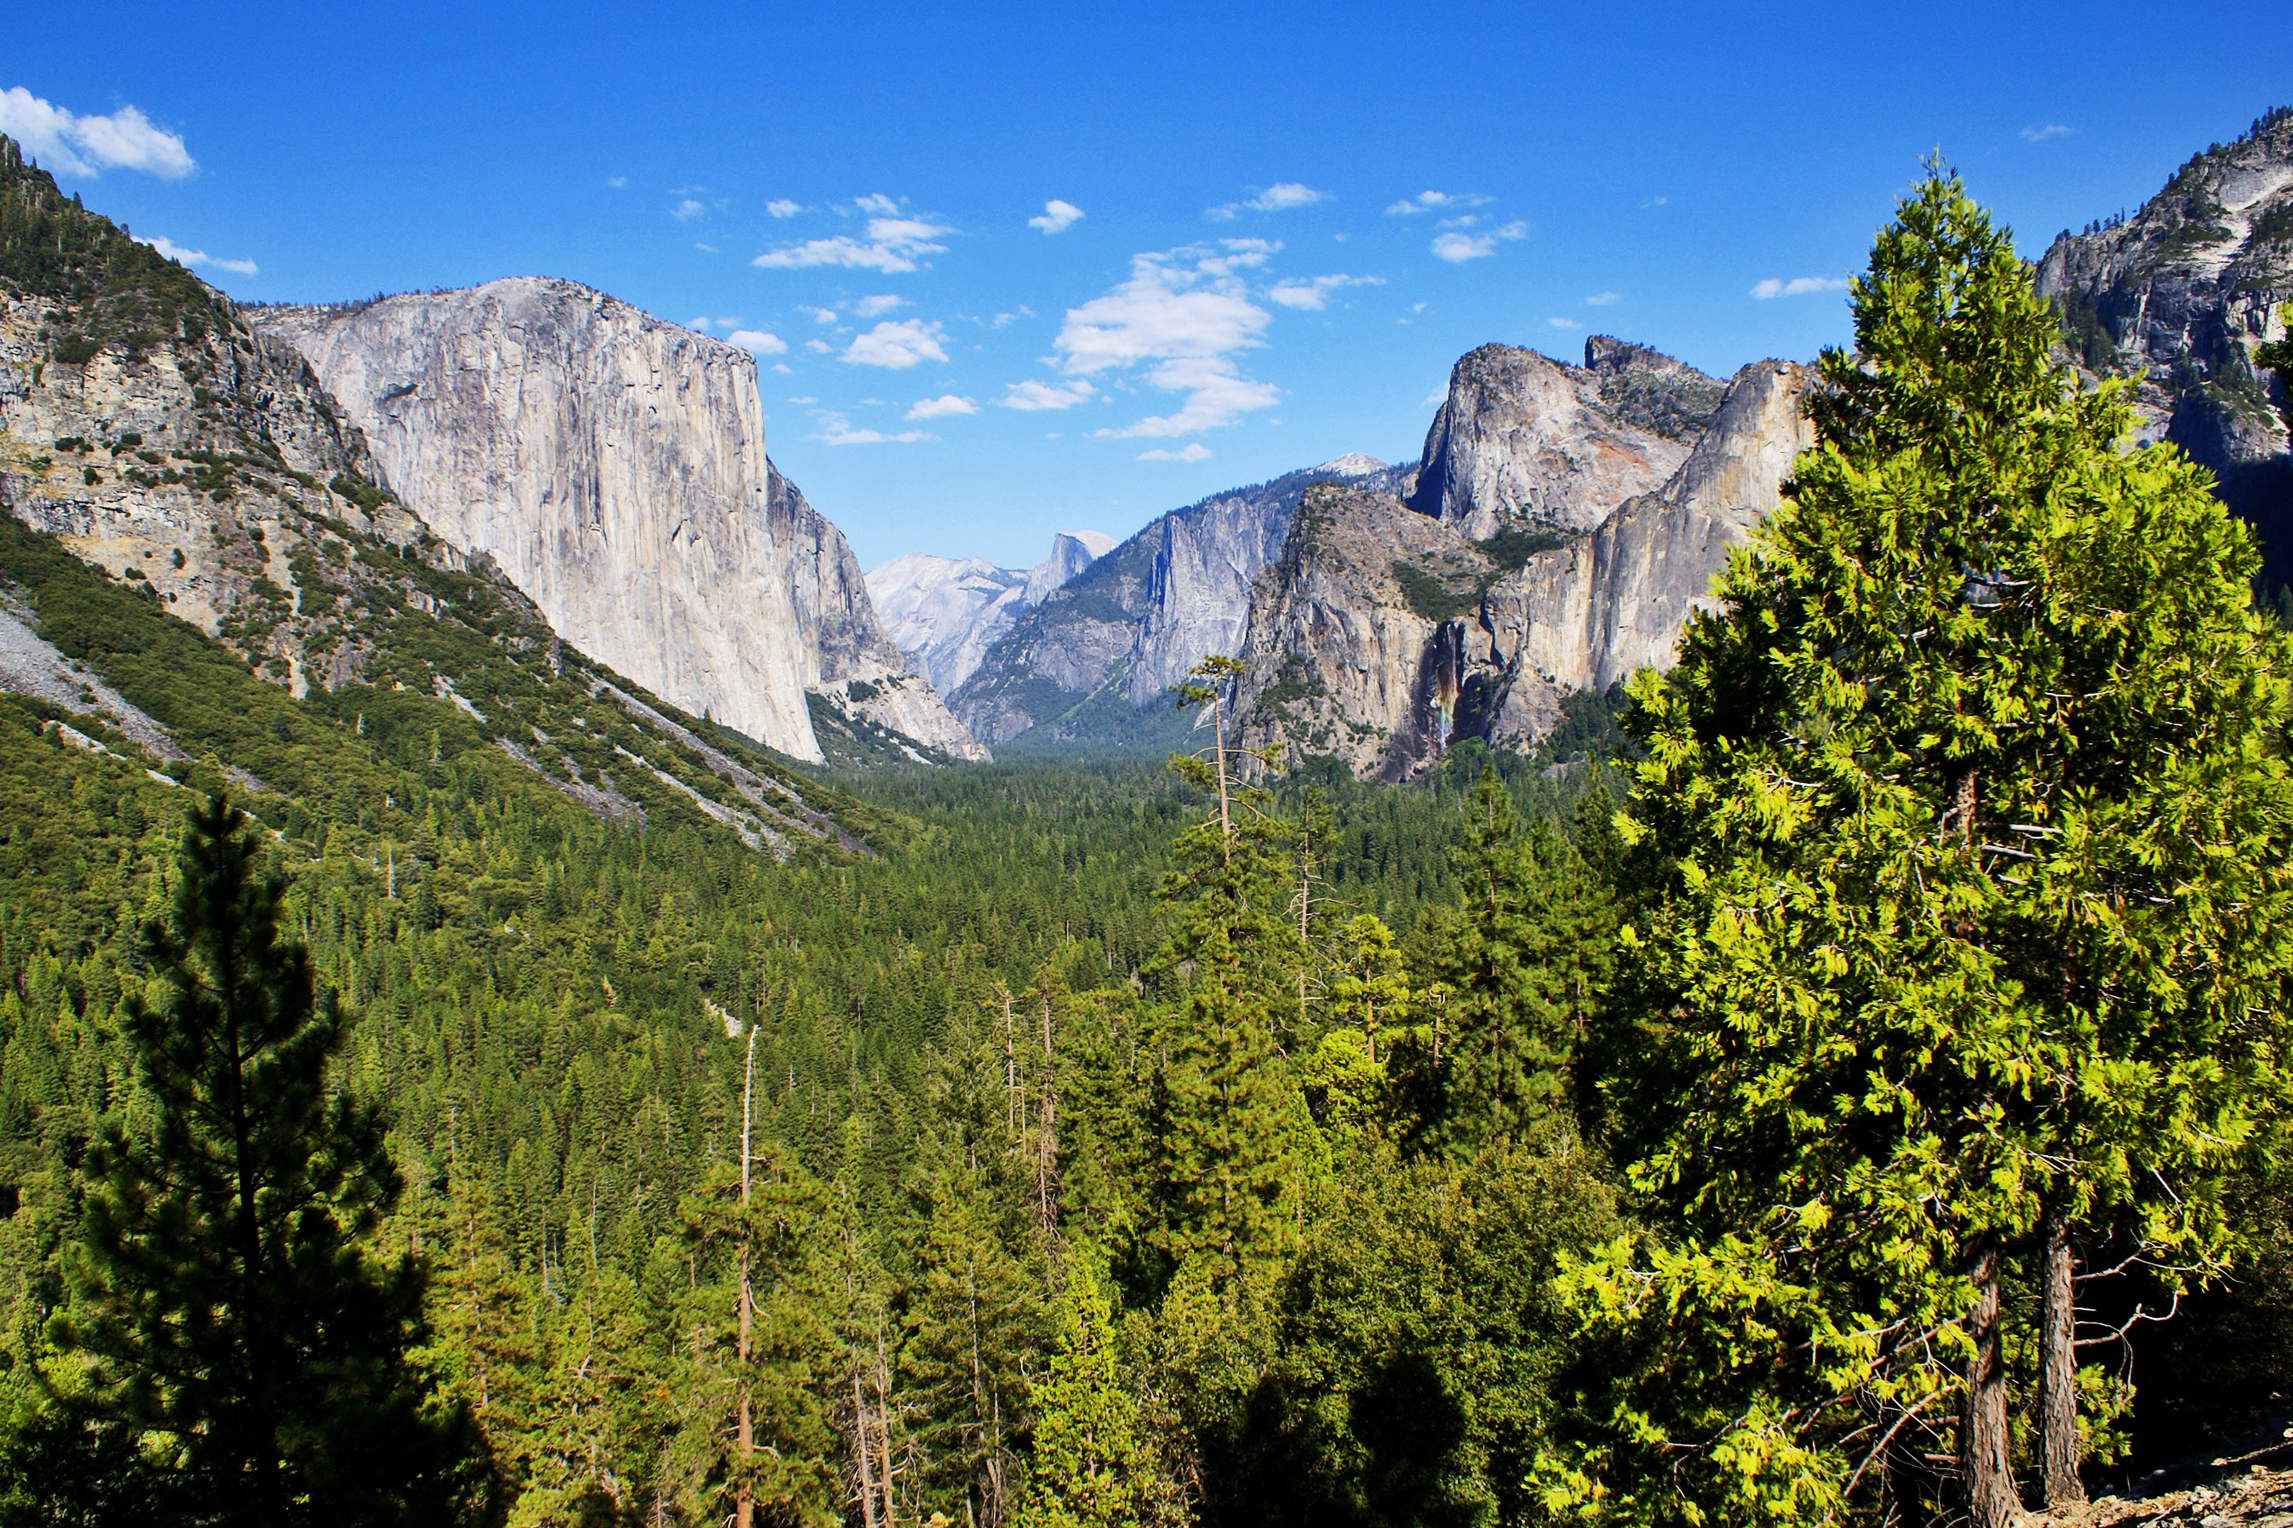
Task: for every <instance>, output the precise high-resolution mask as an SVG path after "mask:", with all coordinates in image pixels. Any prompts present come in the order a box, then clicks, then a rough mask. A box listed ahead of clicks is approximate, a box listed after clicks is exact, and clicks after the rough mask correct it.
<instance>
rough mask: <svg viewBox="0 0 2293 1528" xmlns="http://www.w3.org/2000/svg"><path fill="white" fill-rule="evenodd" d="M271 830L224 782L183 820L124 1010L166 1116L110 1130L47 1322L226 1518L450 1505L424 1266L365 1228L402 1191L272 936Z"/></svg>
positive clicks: (263, 1520)
mask: <svg viewBox="0 0 2293 1528" xmlns="http://www.w3.org/2000/svg"><path fill="white" fill-rule="evenodd" d="M262 840H263V834H262V831H261V829H260V828H259V827H258V826H257V825H255V824H253V823H251V822H249V821H248V819H247V818H246V817H245V816H244V815H243V814H241V813H240V812H239V811H237V810H236V809H235V808H233V807H232V806H231V805H229V803H228V802H226V801H224V800H223V799H221V798H219V797H218V798H215V799H211V800H209V801H206V802H204V803H203V804H202V805H200V806H199V807H197V808H195V809H194V810H193V811H192V813H191V814H190V818H189V821H188V823H187V828H186V832H185V835H184V838H183V843H182V848H181V852H180V855H179V857H178V860H177V864H176V885H175V895H174V903H173V907H172V910H171V916H170V917H169V918H168V919H167V920H166V921H164V922H161V921H157V920H155V921H153V922H152V923H151V924H150V925H148V926H147V927H146V929H145V930H144V936H143V937H144V949H145V953H146V956H147V958H148V959H149V961H150V964H151V967H152V977H153V979H152V981H151V983H150V985H149V986H148V987H147V989H146V991H145V993H144V995H143V997H141V998H139V999H136V1000H134V1001H131V1002H129V1003H128V1004H127V1006H126V1026H125V1027H126V1031H127V1035H128V1038H129V1040H130V1041H131V1042H132V1044H133V1045H134V1047H135V1055H136V1062H137V1073H138V1079H139V1081H140V1083H141V1085H142V1087H143V1089H144V1090H145V1092H146V1093H147V1094H148V1095H149V1097H150V1099H151V1101H152V1103H153V1105H154V1106H155V1107H154V1111H153V1113H154V1118H155V1124H154V1127H153V1129H152V1130H151V1132H150V1134H148V1135H145V1134H142V1133H139V1132H136V1131H132V1130H130V1129H129V1128H128V1126H127V1125H126V1124H124V1123H122V1122H119V1121H113V1122H112V1123H110V1124H109V1125H108V1126H107V1127H106V1129H105V1131H104V1136H103V1140H102V1143H101V1145H100V1147H99V1149H98V1150H97V1152H96V1154H95V1157H94V1160H93V1161H92V1162H91V1164H90V1173H89V1176H90V1179H91V1192H90V1194H89V1197H88V1209H87V1219H86V1239H85V1242H84V1245H83V1247H82V1249H81V1251H82V1255H81V1256H80V1257H79V1258H78V1259H77V1260H76V1263H75V1271H76V1273H77V1275H78V1278H77V1283H78V1291H77V1299H76V1302H75V1305H74V1307H73V1310H72V1313H71V1316H70V1318H69V1319H67V1320H62V1321H59V1323H58V1327H57V1335H58V1336H59V1337H60V1338H61V1339H62V1341H63V1343H64V1344H65V1345H66V1346H72V1347H77V1348H79V1349H80V1350H82V1351H83V1352H84V1353H85V1354H87V1355H88V1356H89V1357H90V1358H91V1359H93V1360H94V1362H95V1364H96V1366H97V1371H98V1374H99V1376H100V1379H101V1381H102V1384H103V1387H104V1389H105V1392H106V1394H107V1396H108V1398H109V1399H110V1401H111V1402H112V1404H113V1405H114V1406H115V1407H116V1408H118V1409H119V1410H120V1411H121V1412H123V1413H124V1414H125V1415H126V1416H128V1417H130V1418H132V1419H134V1420H135V1421H137V1422H140V1423H142V1424H144V1425H146V1426H149V1427H152V1428H154V1429H158V1430H161V1431H164V1432H167V1433H171V1434H173V1435H174V1436H175V1437H176V1438H177V1439H178V1440H179V1441H180V1445H181V1447H182V1450H183V1454H184V1457H185V1459H186V1461H187V1466H188V1469H189V1471H190V1472H191V1474H192V1476H193V1477H194V1479H195V1489H196V1490H197V1491H198V1493H199V1494H200V1495H201V1496H202V1497H204V1498H205V1499H207V1500H209V1501H213V1502H216V1503H228V1504H229V1505H228V1511H229V1513H230V1514H231V1519H232V1521H235V1522H243V1523H250V1524H259V1525H271V1524H288V1523H309V1522H319V1521H326V1522H329V1523H367V1522H374V1523H381V1522H392V1523H395V1522H400V1521H404V1520H405V1519H407V1518H409V1517H422V1518H428V1519H431V1520H434V1521H440V1522H444V1521H451V1520H453V1519H454V1518H455V1517H456V1516H457V1515H458V1514H459V1513H461V1512H463V1511H465V1510H467V1509H468V1508H469V1507H470V1506H471V1503H470V1502H469V1501H467V1500H466V1499H465V1498H466V1497H467V1496H468V1494H469V1488H470V1486H471V1483H472V1479H471V1470H470V1458H471V1455H470V1446H469V1445H470V1438H469V1429H468V1426H467V1423H466V1421H465V1420H464V1419H463V1418H462V1416H461V1414H460V1413H459V1412H458V1411H455V1410H452V1409H450V1408H443V1407H439V1406H433V1405H432V1404H431V1397H430V1395H429V1393H428V1388H427V1386H426V1384H425V1383H424V1382H423V1381H422V1380H421V1379H420V1378H419V1377H418V1376H417V1375H416V1374H414V1373H413V1372H412V1371H411V1370H410V1369H409V1368H408V1366H407V1365H406V1362H405V1355H406V1350H407V1348H408V1346H409V1345H410V1344H411V1343H412V1342H413V1341H415V1340H416V1339H417V1338H418V1337H419V1335H420V1332H421V1301H422V1276H421V1272H420V1270H419V1269H418V1267H417V1266H416V1265H415V1263H414V1262H413V1260H412V1259H411V1258H410V1257H409V1258H403V1259H401V1260H400V1261H398V1262H396V1263H395V1264H391V1265H388V1266H385V1265H382V1264H380V1263H378V1262H377V1261H376V1260H375V1259H373V1258H371V1257H370V1256H369V1255H368V1253H367V1252H366V1250H365V1249H364V1248H363V1247H362V1245H361V1239H362V1238H364V1237H365V1236H367V1235H368V1233H370V1232H372V1231H373V1230H374V1228H375V1226H376V1225H377V1223H378V1222H379V1220H380V1219H381V1217H382V1215H383V1214H384V1213H385V1212H386V1211H387V1210H388V1209H389V1208H390V1206H391V1205H392V1204H393V1202H394V1201H395V1200H396V1199H397V1197H398V1194H399V1191H400V1184H399V1178H398V1174H397V1172H396V1170H395V1169H394V1168H393V1166H392V1165H391V1161H390V1157H389V1153H388V1149H387V1147H386V1145H385V1143H384V1139H383V1119H382V1115H381V1113H380V1111H379V1109H378V1108H376V1107H375V1106H373V1105H371V1104H368V1103H366V1102H364V1101H362V1100H360V1099H358V1098H356V1097H354V1096H352V1095H351V1094H349V1093H348V1092H344V1091H338V1090H336V1089H334V1088H332V1087H330V1085H329V1081H330V1079H329V1070H330V1067H331V1065H332V1063H333V1062H334V1061H335V1059H336V1057H337V1056H338V1055H339V1054H340V1053H341V1050H342V1047H343V1043H344V1040H345V1039H346V1037H347V1035H348V1031H349V1024H348V1021H347V1019H346V1018H345V1017H344V1016H343V1014H342V1013H341V1012H340V1011H339V1010H338V1009H337V1008H336V1006H335V1004H334V1003H333V1001H332V999H331V997H328V998H322V997H321V996H320V994H319V993H318V992H317V991H316V989H315V986H314V983H313V979H312V973H311V964H310V957H309V955H308V954H307V953H306V951H305V950H304V949H303V947H302V946H300V945H298V944H292V943H289V942H287V941H286V940H284V939H283V938H282V937H281V934H280V929H279V924H280V922H281V907H280V903H281V899H282V898H283V897H284V896H285V894H286V890H287V886H286V882H285V880H284V878H282V877H280V876H277V875H275V874H270V873H267V872H266V871H265V870H264V868H263V866H262V864H261V855H262Z"/></svg>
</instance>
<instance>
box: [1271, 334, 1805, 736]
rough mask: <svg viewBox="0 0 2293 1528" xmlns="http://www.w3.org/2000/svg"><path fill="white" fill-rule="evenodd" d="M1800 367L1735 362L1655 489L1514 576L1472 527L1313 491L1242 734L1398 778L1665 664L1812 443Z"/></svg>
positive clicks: (1282, 575)
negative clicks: (1579, 694) (1458, 742)
mask: <svg viewBox="0 0 2293 1528" xmlns="http://www.w3.org/2000/svg"><path fill="white" fill-rule="evenodd" d="M1811 376H1812V371H1811V369H1810V368H1806V367H1801V366H1796V365H1792V364H1790V363H1787V362H1779V361H1763V362H1759V363H1756V364H1754V365H1751V366H1747V367H1745V368H1743V370H1742V371H1740V372H1738V373H1737V375H1736V377H1735V379H1734V380H1733V381H1732V382H1730V383H1729V384H1728V386H1727V389H1726V392H1725V395H1724V397H1723V398H1722V400H1721V402H1720V404H1719V407H1718V409H1717V410H1716V411H1715V412H1713V413H1712V414H1711V415H1710V420H1709V423H1708V424H1707V425H1706V426H1705V427H1704V428H1703V430H1702V431H1701V433H1700V435H1699V437H1698V438H1697V440H1696V442H1695V445H1694V447H1693V449H1692V450H1690V451H1688V452H1687V453H1686V455H1685V458H1684V459H1683V460H1681V461H1680V462H1679V463H1678V465H1677V466H1676V468H1675V470H1674V471H1673V473H1672V475H1671V477H1670V479H1669V481H1667V482H1666V483H1665V484H1664V485H1663V488H1662V491H1661V492H1656V493H1643V494H1635V495H1633V496H1631V497H1629V498H1627V499H1625V500H1624V501H1623V502H1621V503H1619V504H1616V505H1613V506H1611V509H1610V512H1609V513H1608V514H1607V516H1606V517H1605V518H1603V519H1602V520H1601V521H1600V522H1599V523H1598V524H1597V525H1596V526H1595V527H1594V528H1593V529H1592V530H1591V531H1590V532H1588V533H1586V534H1583V535H1580V536H1577V537H1575V538H1572V539H1571V540H1570V541H1569V542H1567V543H1566V544H1565V545H1563V546H1560V547H1558V548H1554V549H1552V550H1548V551H1544V552H1540V553H1537V554H1536V555H1534V556H1531V557H1529V558H1528V559H1527V560H1526V561H1525V562H1524V563H1523V564H1522V565H1520V566H1518V567H1514V568H1510V569H1507V568H1503V567H1500V566H1498V565H1497V564H1496V563H1495V562H1494V561H1493V560H1492V553H1491V550H1490V549H1489V548H1488V547H1486V546H1484V545H1483V544H1482V540H1485V538H1482V539H1481V540H1477V539H1476V538H1474V537H1472V536H1471V535H1470V534H1469V522H1465V521H1460V520H1454V519H1441V518H1437V517H1435V516H1432V515H1429V514H1424V513H1420V512H1416V511H1414V510H1412V509H1411V508H1410V507H1409V506H1406V505H1404V504H1402V503H1400V502H1399V501H1397V500H1394V499H1392V498H1388V497H1383V496H1380V495H1376V494H1367V493H1347V492H1340V491H1338V490H1335V489H1327V488H1323V489H1315V490H1313V491H1311V492H1310V493H1309V495H1308V497H1307V499H1306V501H1305V504H1304V506H1303V507H1302V508H1301V509H1300V511H1299V514H1298V516H1297V517H1296V519H1294V520H1293V521H1292V524H1291V530H1290V535H1289V539H1288V541H1287V542H1286V543H1285V545H1284V547H1283V551H1282V555H1281V558H1280V560H1279V561H1278V562H1277V563H1276V564H1275V566H1274V567H1273V568H1272V569H1271V570H1270V571H1269V572H1268V574H1267V575H1266V577H1265V578H1263V579H1262V580H1261V581H1260V582H1259V584H1258V587H1257V596H1256V599H1255V601H1254V603H1253V606H1252V610H1251V617H1250V629H1249V641H1248V644H1247V646H1246V648H1245V650H1244V653H1243V657H1244V659H1245V661H1246V662H1247V663H1248V664H1249V673H1248V674H1247V675H1246V676H1245V677H1244V678H1243V680H1242V681H1241V683H1240V685H1239V686H1238V689H1237V693H1236V697H1235V711H1236V714H1237V716H1239V717H1240V718H1241V719H1242V728H1241V735H1242V738H1243V740H1244V741H1245V742H1246V743H1249V744H1251V745H1253V746H1262V745H1265V744H1270V743H1275V742H1281V743H1285V744H1287V745H1288V746H1289V748H1290V749H1291V751H1292V754H1293V756H1294V757H1295V756H1300V755H1305V754H1327V755H1334V756H1336V757H1337V758H1339V759H1341V760H1342V761H1344V763H1345V764H1346V765H1347V767H1348V768H1350V769H1351V770H1353V771H1354V773H1355V774H1357V775H1360V776H1364V777H1376V778H1381V779H1388V780H1400V779H1406V778H1408V777H1409V776H1411V775H1412V774H1415V773H1417V772H1418V771H1420V770H1422V769H1424V768H1426V767H1427V766H1429V765H1430V764H1432V763H1433V762H1435V761H1436V760H1438V759H1439V757H1440V756H1441V754H1442V752H1443V751H1444V750H1445V749H1446V748H1447V747H1448V746H1449V745H1450V743H1452V742H1453V741H1454V740H1455V739H1456V738H1459V737H1466V736H1478V737H1484V738H1487V739H1489V740H1490V741H1491V742H1494V743H1500V744H1505V745H1509V746H1515V747H1521V746H1531V745H1534V744H1535V743H1536V742H1538V741H1539V740H1541V739H1542V738H1543V737H1545V736H1546V735H1548V734H1549V733H1550V732H1551V731H1552V729H1553V728H1554V726H1555V725H1556V724H1557V723H1558V721H1559V719H1560V717H1561V714H1562V713H1561V701H1562V698H1563V697H1564V696H1565V695H1567V694H1568V693H1569V692H1571V691H1582V690H1604V689H1606V688H1607V687H1608V686H1609V685H1611V684H1614V683H1616V682H1617V681H1619V680H1621V679H1622V678H1624V677H1625V676H1626V675H1628V674H1630V673H1631V672H1632V671H1633V670H1634V669H1637V668H1639V667H1641V666H1643V665H1646V664H1655V665H1658V666H1662V665H1665V664H1667V663H1669V662H1670V661H1671V658H1672V654H1673V650H1674V645H1675V643H1676V642H1677V640H1678V637H1679V632H1680V628H1681V626H1682V625H1683V623H1685V621H1686V620H1687V618H1688V615H1689V613H1690V612H1691V611H1692V610H1693V609H1695V608H1696V607H1697V606H1699V605H1700V604H1702V603H1703V602H1704V600H1705V599H1706V596H1707V591H1708V589H1709V588H1710V585H1711V579H1712V575H1713V574H1714V573H1716V572H1717V571H1718V570H1719V568H1720V567H1721V565H1722V564H1723V563H1724V561H1725V560H1726V556H1727V549H1728V548H1729V547H1730V546H1731V545H1733V544H1734V543H1736V542H1738V541H1741V540H1743V539H1744V538H1745V536H1746V535H1748V534H1749V532H1750V529H1751V527H1752V526H1753V525H1755V524H1756V523H1757V522H1758V521H1759V519H1760V518H1761V517H1762V516H1763V515H1765V514H1766V513H1767V512H1768V511H1769V510H1770V509H1772V508H1773V507H1774V505H1775V504H1776V503H1777V502H1778V500H1779V498H1780V494H1781V488H1782V484H1783V481H1784V479H1785V477H1786V476H1787V475H1788V474H1789V471H1790V467H1791V462H1792V458H1793V457H1794V455H1796V454H1797V452H1798V451H1800V450H1801V449H1803V448H1804V447H1805V446H1806V445H1808V444H1809V442H1810V440H1811V438H1812V437H1811V435H1810V432H1809V427H1808V425H1807V422H1806V420H1805V419H1804V418H1803V417H1802V414H1801V407H1800V400H1801V396H1802V394H1803V392H1804V391H1805V389H1806V386H1807V384H1808V381H1809V379H1810V377H1811Z"/></svg>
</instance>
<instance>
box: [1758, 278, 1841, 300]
mask: <svg viewBox="0 0 2293 1528" xmlns="http://www.w3.org/2000/svg"><path fill="white" fill-rule="evenodd" d="M1846 289H1847V278H1846V277H1844V276H1794V277H1792V278H1791V280H1789V281H1785V280H1784V279H1783V278H1781V277H1780V276H1770V277H1768V279H1767V280H1765V281H1762V282H1760V283H1759V284H1758V285H1756V286H1754V287H1753V288H1752V295H1753V296H1754V297H1757V298H1759V299H1760V300H1761V301H1763V302H1764V301H1766V300H1767V299H1768V298H1770V297H1800V296H1804V295H1806V294H1807V293H1809V292H1843V291H1845V290H1846Z"/></svg>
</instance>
